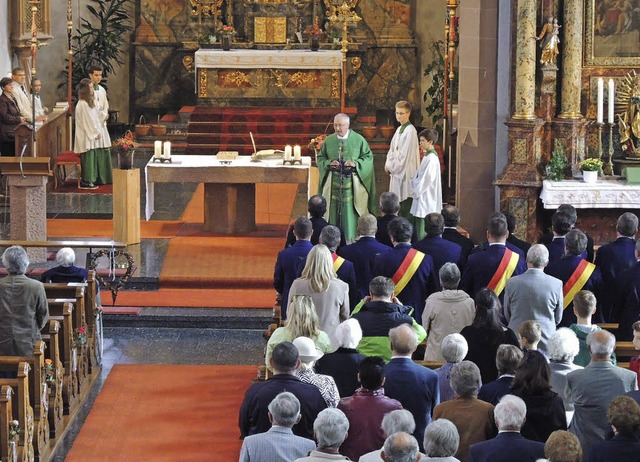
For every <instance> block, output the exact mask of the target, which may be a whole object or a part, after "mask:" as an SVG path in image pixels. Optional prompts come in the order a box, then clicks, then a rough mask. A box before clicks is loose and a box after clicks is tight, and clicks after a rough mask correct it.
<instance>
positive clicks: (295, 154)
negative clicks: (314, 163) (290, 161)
mask: <svg viewBox="0 0 640 462" xmlns="http://www.w3.org/2000/svg"><path fill="white" fill-rule="evenodd" d="M293 158H294V159H295V160H300V159H302V152H301V151H300V146H298V145H295V146H294V147H293Z"/></svg>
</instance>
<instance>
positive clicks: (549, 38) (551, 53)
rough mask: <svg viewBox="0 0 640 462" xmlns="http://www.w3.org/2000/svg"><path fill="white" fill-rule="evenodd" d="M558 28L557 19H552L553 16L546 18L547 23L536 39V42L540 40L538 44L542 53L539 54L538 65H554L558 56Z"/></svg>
mask: <svg viewBox="0 0 640 462" xmlns="http://www.w3.org/2000/svg"><path fill="white" fill-rule="evenodd" d="M560 27H562V26H560V25H559V24H558V20H557V19H553V16H549V17H548V18H547V23H546V24H545V25H544V26H543V27H542V30H541V31H540V34H539V35H538V36H537V37H536V40H542V42H540V48H541V49H542V53H541V54H540V64H545V65H548V66H550V65H555V63H556V56H558V53H559V52H558V44H559V43H560V37H559V34H558V33H559V32H560Z"/></svg>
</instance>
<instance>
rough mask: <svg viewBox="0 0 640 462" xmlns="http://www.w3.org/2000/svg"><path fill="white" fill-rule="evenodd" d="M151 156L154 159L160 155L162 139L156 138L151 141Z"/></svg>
mask: <svg viewBox="0 0 640 462" xmlns="http://www.w3.org/2000/svg"><path fill="white" fill-rule="evenodd" d="M153 157H155V158H156V159H159V158H160V157H162V141H160V140H156V141H155V142H154V143H153Z"/></svg>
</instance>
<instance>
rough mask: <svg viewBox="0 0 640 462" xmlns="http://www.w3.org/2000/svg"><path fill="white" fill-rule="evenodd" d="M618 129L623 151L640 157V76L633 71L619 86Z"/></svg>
mask: <svg viewBox="0 0 640 462" xmlns="http://www.w3.org/2000/svg"><path fill="white" fill-rule="evenodd" d="M616 103H618V104H617V105H618V107H619V108H620V109H621V112H618V128H619V131H620V145H621V147H622V150H623V151H626V152H627V153H629V154H631V155H632V156H640V144H639V143H638V142H639V141H640V76H639V75H637V74H636V72H635V71H631V72H630V73H629V74H628V75H627V76H626V77H625V78H624V79H623V80H622V82H621V83H620V84H619V89H618V101H616Z"/></svg>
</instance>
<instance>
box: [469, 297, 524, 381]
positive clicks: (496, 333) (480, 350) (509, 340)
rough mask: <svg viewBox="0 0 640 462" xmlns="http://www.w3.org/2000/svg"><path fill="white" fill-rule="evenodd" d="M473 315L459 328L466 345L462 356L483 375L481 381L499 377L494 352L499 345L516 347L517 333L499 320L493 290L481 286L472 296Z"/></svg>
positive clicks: (497, 304)
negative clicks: (468, 324)
mask: <svg viewBox="0 0 640 462" xmlns="http://www.w3.org/2000/svg"><path fill="white" fill-rule="evenodd" d="M475 304H476V315H475V317H474V318H473V323H472V324H471V325H470V326H467V327H465V328H464V329H462V331H460V335H462V336H463V337H464V338H465V339H466V340H467V344H468V345H469V352H468V353H467V356H466V358H465V359H467V360H469V361H473V362H474V363H475V364H476V365H477V366H478V367H479V368H480V373H481V375H482V383H488V382H491V381H493V380H495V379H496V378H497V377H498V370H497V369H496V363H495V360H496V353H497V352H498V347H499V346H500V345H502V344H503V343H504V344H507V345H515V346H518V339H517V337H516V334H515V333H514V332H513V331H512V330H511V329H509V328H507V327H504V326H503V325H502V324H501V323H500V319H499V313H500V312H501V311H502V310H501V307H500V300H499V299H498V296H497V295H496V294H495V292H494V291H493V290H490V289H487V288H484V289H482V290H480V291H479V292H478V293H477V295H476V297H475Z"/></svg>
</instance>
